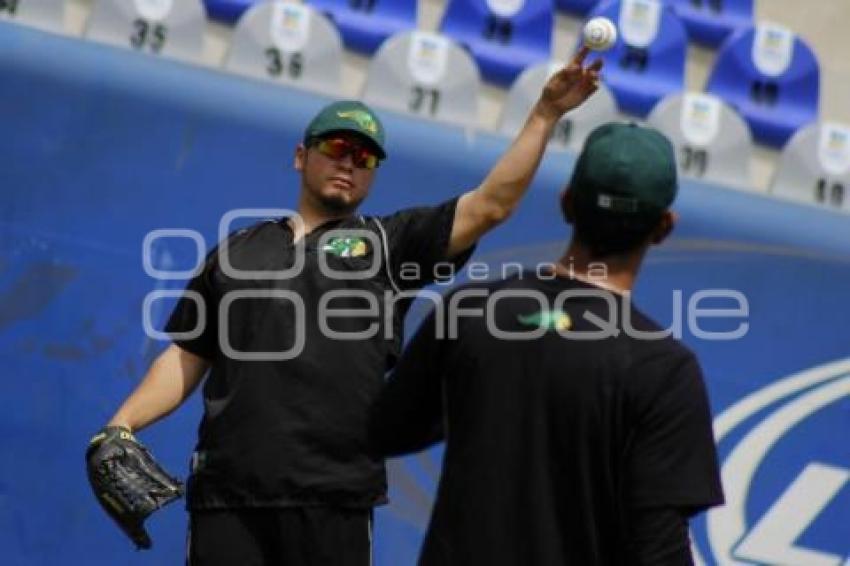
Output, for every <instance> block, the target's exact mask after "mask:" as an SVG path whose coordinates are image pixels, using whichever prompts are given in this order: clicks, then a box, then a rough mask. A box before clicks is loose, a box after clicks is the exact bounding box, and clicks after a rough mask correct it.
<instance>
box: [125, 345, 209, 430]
mask: <svg viewBox="0 0 850 566" xmlns="http://www.w3.org/2000/svg"><path fill="white" fill-rule="evenodd" d="M209 365H210V364H209V362H208V361H207V360H205V359H204V358H201V357H199V356H196V355H195V354H193V353H191V352H189V351H187V350H184V349H183V348H181V347H179V346H177V345H175V344H172V345H171V346H169V347H168V348H166V349H165V351H164V352H163V353H162V354H160V356H159V357H158V358H157V359H156V361H154V363H153V364H152V365H151V367H150V369H149V370H148V372H147V374H146V375H145V377H144V379H142V382H141V383H140V384H139V386H138V387H136V389H135V391H133V393H132V394H130V396H129V397H128V398H127V400H126V401H124V404H123V405H121V408H120V409H118V412H117V413H115V416H114V417H112V419H111V420H110V421H109V425H112V426H123V427H126V428H128V429H130V430H132V431H139V430H141V429H143V428H145V427H146V426H148V425H149V424H151V423H154V422H156V421H158V420H159V419H161V418H162V417H164V416H166V415H168V414H169V413H171V412H172V411H173V410H174V409H176V408H177V407H179V406H180V404H181V403H183V401H185V400H186V398H187V397H188V396H189V395H190V394H191V393H192V391H194V390H195V388H196V387H197V386H198V384H199V383H200V382H201V378H202V377H203V376H204V374H205V373H206V371H207V369H208V368H209Z"/></svg>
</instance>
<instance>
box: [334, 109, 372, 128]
mask: <svg viewBox="0 0 850 566" xmlns="http://www.w3.org/2000/svg"><path fill="white" fill-rule="evenodd" d="M336 115H337V116H339V117H340V118H345V119H346V120H352V121H354V122H356V123H357V125H358V126H360V128H361V129H363V130H366V131H367V132H369V133H370V134H377V133H378V123H377V122H376V121H375V118H374V117H373V116H372V115H371V114H369V113H368V112H366V111H365V110H348V111H345V112H337V113H336Z"/></svg>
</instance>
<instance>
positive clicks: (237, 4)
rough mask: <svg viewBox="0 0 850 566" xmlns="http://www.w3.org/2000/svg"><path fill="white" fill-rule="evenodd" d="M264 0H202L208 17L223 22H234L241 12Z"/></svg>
mask: <svg viewBox="0 0 850 566" xmlns="http://www.w3.org/2000/svg"><path fill="white" fill-rule="evenodd" d="M263 1H264V0H204V4H206V7H207V14H208V15H209V17H210V18H213V19H215V20H219V21H223V22H231V23H233V22H236V20H238V19H239V18H240V17H241V16H242V13H243V12H244V11H245V10H247V9H248V8H250V7H251V6H253V5H254V4H259V3H260V2H263Z"/></svg>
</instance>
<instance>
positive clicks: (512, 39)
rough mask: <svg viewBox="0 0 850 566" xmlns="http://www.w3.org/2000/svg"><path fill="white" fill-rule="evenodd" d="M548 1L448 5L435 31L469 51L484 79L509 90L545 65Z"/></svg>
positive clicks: (455, 1) (475, 0)
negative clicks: (522, 76) (524, 74)
mask: <svg viewBox="0 0 850 566" xmlns="http://www.w3.org/2000/svg"><path fill="white" fill-rule="evenodd" d="M553 24H554V8H553V6H552V0H449V3H448V6H446V12H445V14H444V15H443V21H442V24H441V26H440V31H441V32H442V33H443V34H445V35H448V36H449V37H452V38H453V39H454V40H455V41H457V42H458V43H460V44H461V45H463V46H464V47H466V48H467V49H469V51H470V53H472V56H473V57H475V60H476V61H477V62H478V66H479V67H480V68H481V73H482V75H483V76H484V79H485V80H487V81H489V82H492V83H496V84H499V85H502V86H509V85H510V84H511V83H512V82H513V81H514V79H515V78H516V77H517V76H518V75H519V74H520V73H521V72H522V70H523V69H525V68H526V67H528V66H530V65H534V64H535V63H540V62H544V61H548V60H549V53H550V51H551V43H552V26H553Z"/></svg>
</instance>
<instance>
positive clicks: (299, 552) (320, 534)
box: [186, 507, 372, 566]
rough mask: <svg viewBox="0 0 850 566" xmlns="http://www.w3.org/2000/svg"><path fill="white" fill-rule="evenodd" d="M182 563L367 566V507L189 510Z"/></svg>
mask: <svg viewBox="0 0 850 566" xmlns="http://www.w3.org/2000/svg"><path fill="white" fill-rule="evenodd" d="M187 544H188V548H187V552H186V555H187V566H371V563H372V511H371V510H370V509H342V508H335V507H292V508H283V509H227V510H215V511H192V512H191V514H190V517H189V536H188V543H187Z"/></svg>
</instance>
